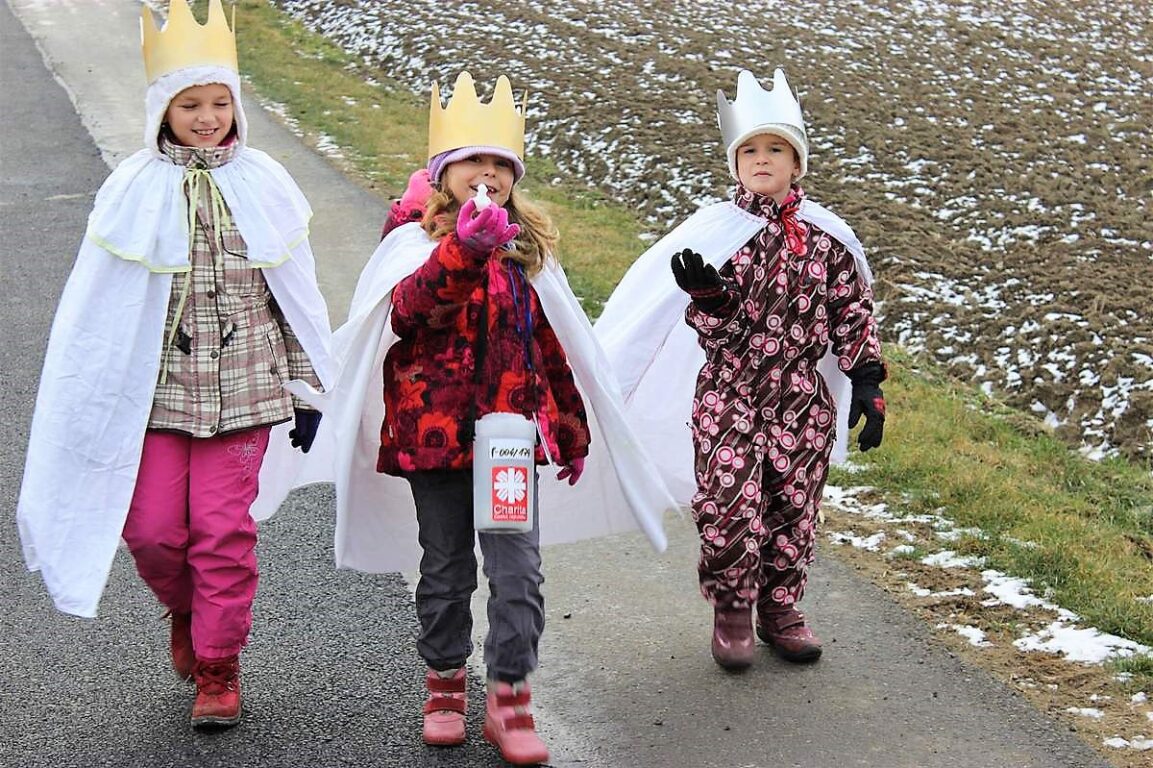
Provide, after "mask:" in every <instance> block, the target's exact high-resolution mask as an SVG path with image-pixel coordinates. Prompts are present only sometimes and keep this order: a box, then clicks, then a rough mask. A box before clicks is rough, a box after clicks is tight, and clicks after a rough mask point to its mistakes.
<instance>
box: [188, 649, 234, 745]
mask: <svg viewBox="0 0 1153 768" xmlns="http://www.w3.org/2000/svg"><path fill="white" fill-rule="evenodd" d="M192 676H193V677H194V678H196V701H195V702H194V703H193V705H192V727H193V728H231V727H232V726H234V725H236V724H237V723H239V722H240V657H238V656H230V657H228V658H227V659H212V660H207V661H206V660H204V659H197V660H196V669H195V671H194V672H193V673H192Z"/></svg>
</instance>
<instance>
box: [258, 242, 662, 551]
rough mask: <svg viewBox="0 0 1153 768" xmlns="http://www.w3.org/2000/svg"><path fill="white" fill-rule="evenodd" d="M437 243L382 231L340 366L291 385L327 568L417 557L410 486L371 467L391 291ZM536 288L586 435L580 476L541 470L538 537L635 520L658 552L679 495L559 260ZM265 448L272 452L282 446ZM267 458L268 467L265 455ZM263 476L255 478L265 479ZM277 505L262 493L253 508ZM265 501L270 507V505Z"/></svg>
mask: <svg viewBox="0 0 1153 768" xmlns="http://www.w3.org/2000/svg"><path fill="white" fill-rule="evenodd" d="M435 247H436V243H435V241H433V240H431V239H429V237H428V236H427V235H426V234H425V232H424V230H423V229H421V227H420V225H419V224H415V223H411V224H406V225H404V226H402V227H399V228H397V229H395V230H393V231H392V232H390V233H389V235H388V237H386V238H385V239H384V241H383V242H381V243H380V245H379V246H378V247H377V249H376V251H375V252H374V253H373V255H372V258H371V259H370V260H369V262H368V264H367V266H366V267H365V268H364V271H363V272H362V273H361V276H360V280H359V282H358V283H357V287H356V292H355V294H354V296H353V299H352V304H351V308H350V309H349V317H348V322H346V323H345V324H344V325H342V326H341V327H340V328H338V329H337V330H336V332H335V333H334V335H333V356H334V357H335V358H336V360H337V361H338V366H339V374H338V375H337V380H336V384H335V386H334V387H333V388H332V389H330V390H328V391H327V392H325V393H323V394H319V393H316V392H314V391H312V390H311V388H309V387H308V386H306V385H303V384H302V383H294V384H292V385H290V388H291V389H292V390H293V392H295V393H296V394H297V395H299V396H301V397H302V398H304V399H306V400H307V401H309V402H311V403H312V404H313V405H314V406H315V407H317V408H319V409H320V410H321V411H323V412H324V419H323V421H322V422H321V425H320V430H319V432H318V434H317V438H316V442H315V443H314V444H313V447H312V450H311V452H310V453H309V454H308V457H307V459H306V461H305V468H304V471H303V472H302V473H301V474H300V475H298V476H297V477H296V478H294V480H293V482H294V483H295V484H298V485H303V484H305V483H310V482H322V481H329V480H332V481H334V482H335V483H336V499H337V518H336V564H337V567H340V568H354V569H357V570H361V571H367V572H370V573H384V572H390V571H409V570H412V569H414V568H415V567H416V566H417V565H418V563H419V560H420V554H421V551H420V546H419V545H418V543H417V537H416V532H417V525H416V510H415V507H414V505H413V500H412V493H411V491H410V490H409V486H408V483H407V482H406V481H405V480H403V479H401V478H398V477H393V476H391V475H385V474H380V473H378V472H377V471H376V458H377V451H378V449H379V447H380V427H381V422H382V420H383V417H384V401H383V391H384V390H383V367H382V366H383V363H384V356H385V352H386V351H387V350H388V348H389V346H391V345H392V344H393V343H394V342H395V341H396V335H395V334H394V333H393V332H392V328H391V324H390V322H389V312H390V310H391V306H392V304H391V298H392V289H393V287H394V286H395V285H396V284H397V283H398V282H399V281H400V280H401V279H403V278H404V277H407V276H408V275H410V274H412V273H413V272H414V271H415V270H416V269H417V267H419V266H420V265H421V264H423V263H424V262H425V261H426V260H427V259H428V257H429V256H430V255H431V253H432V251H433V249H434V248H435ZM532 282H533V287H534V288H535V289H536V291H537V294H538V296H539V297H540V301H541V306H542V307H543V309H544V312H545V315H546V316H547V317H548V320H549V323H550V324H551V325H552V328H553V330H554V331H555V332H556V335H557V338H558V339H559V340H560V343H561V345H562V346H563V347H564V349H565V352H566V354H567V355H568V360H569V365H570V366H571V368H572V370H573V374H574V376H575V378H576V382H577V386H578V388H579V389H580V391H581V394H582V396H583V397H584V401H585V406H586V410H587V411H588V414H589V425H590V428H591V430H592V443H591V445H590V446H589V451H590V453H589V457H588V459H587V461H586V463H585V471H584V475H583V476H582V477H581V478H580V481H579V482H578V483H577V484H576V485H575V486H572V487H570V486H569V485H568V484H567V483H566V482H563V481H557V480H556V479H555V474H556V468H551V471H550V468H543V469H542V471H541V474H540V484H539V489H540V503H539V506H538V510H539V513H538V514H539V519H540V531H541V541H542V543H544V544H549V543H558V542H566V541H575V540H578V539H583V538H590V537H594V536H600V535H605V534H610V533H616V532H622V531H627V530H632V529H636V528H638V527H639V528H640V529H641V530H642V531H644V533H645V535H646V536H647V537H648V539H649V541H650V543H651V544H652V546H653V548H654V549H656V550H657V551H663V550H664V549H665V547H666V544H667V542H666V538H665V533H664V527H663V520H662V518H663V515H664V513H665V512H666V511H668V510H673V509H676V507H677V505H676V502H675V501H674V500H673V498H672V496H671V495H670V494H669V492H668V490H667V489H666V488H665V486H664V484H663V482H662V481H661V478H660V474H659V473H658V472H657V470H656V467H655V465H654V464H653V463H652V461H651V460H650V459H649V457H648V452H647V451H646V450H645V447H644V446H642V445H641V444H640V443H639V442H638V440H637V438H636V436H635V435H634V434H633V432H632V430H631V429H630V428H629V426H628V425H627V423H626V422H625V419H624V415H623V412H622V411H623V406H622V403H621V400H620V395H619V394H618V392H617V387H616V379H615V377H614V376H613V374H612V372H611V369H610V368H609V367H608V363H607V361H606V359H605V356H604V352H603V351H602V350H601V348H600V345H599V344H598V343H597V341H596V339H595V337H594V336H593V333H592V327H591V326H590V325H589V321H588V318H587V317H586V316H585V314H584V311H583V310H582V309H581V307H580V305H579V304H578V303H577V300H576V297H575V296H573V294H572V290H571V289H570V288H569V285H568V281H567V279H566V278H565V276H564V272H563V271H562V270H561V268H560V267H559V266H557V265H555V264H551V265H550V266H548V267H546V268H545V269H544V270H543V271H541V272H540V273H539V274H537V275H536V276H535V277H534V278H533V280H532ZM285 451H287V448H286V447H285V446H280V445H274V446H271V447H270V448H269V455H271V454H272V453H273V452H285ZM274 464H276V463H275V462H274ZM262 479H263V476H262ZM267 503H273V504H275V503H279V501H278V500H277V499H275V498H272V497H262V498H261V499H259V500H258V501H257V505H258V507H259V508H254V510H253V512H254V514H255V515H262V514H266V513H268V512H270V511H271V509H270V508H269V507H267V506H265V505H266V504H267ZM273 508H274V507H273Z"/></svg>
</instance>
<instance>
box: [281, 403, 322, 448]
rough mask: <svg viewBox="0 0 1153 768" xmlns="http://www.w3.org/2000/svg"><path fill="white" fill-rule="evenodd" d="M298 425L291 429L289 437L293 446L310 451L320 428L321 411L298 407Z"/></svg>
mask: <svg viewBox="0 0 1153 768" xmlns="http://www.w3.org/2000/svg"><path fill="white" fill-rule="evenodd" d="M295 413H296V426H295V428H293V429H291V430H289V432H288V439H289V440H291V441H292V447H293V448H299V449H300V450H301V451H302V452H303V453H308V451H309V449H310V448H312V441H313V440H315V439H316V430H317V429H319V428H320V415H321V414H320V411H306V410H304V409H303V408H296V409H295Z"/></svg>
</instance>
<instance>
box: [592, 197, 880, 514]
mask: <svg viewBox="0 0 1153 768" xmlns="http://www.w3.org/2000/svg"><path fill="white" fill-rule="evenodd" d="M797 215H798V216H799V217H800V218H801V219H802V220H803V221H806V222H809V223H811V224H815V225H816V226H818V227H820V228H821V229H822V230H824V231H825V232H827V233H828V234H829V235H831V236H832V237H833V238H835V239H836V240H838V241H840V242H841V243H842V244H843V245H844V246H845V247H846V248H847V249H848V250H849V252H850V253H852V254H853V258H854V260H855V261H856V262H857V270H858V271H859V272H860V273H861V275H862V276H863V277H864V279H865V281H866V282H868V283H870V284H871V283H872V280H873V275H872V272H871V271H870V269H869V265H868V262H867V261H866V259H865V252H864V249H863V248H862V246H861V243H860V241H859V240H858V239H857V236H856V235H855V234H854V233H853V231H852V229H850V228H849V226H848V224H846V223H845V222H844V221H843V220H842V219H841V218H840V217H838V216H837V215H836V214H834V213H832V212H830V211H828V210H827V209H825V208H822V207H821V206H820V205H818V204H817V203H814V202H812V201H811V200H808V199H806V200H804V201H803V202H802V203H801V207H800V209H799V211H798V214H797ZM766 223H767V222H766V220H765V219H764V218H761V217H759V216H755V215H753V214H751V213H749V212H747V211H744V210H742V209H741V208H739V207H737V206H736V205H734V204H733V203H732V202H720V203H715V204H713V205H709V206H706V207H704V208H702V209H701V210H699V211H697V212H696V213H695V214H693V215H692V216H690V217H689V218H688V219H686V220H685V221H683V222H682V223H681V224H680V225H678V226H677V227H676V228H675V229H674V230H673V231H672V232H670V233H669V234H667V235H665V236H664V237H663V238H661V239H660V240H659V241H657V242H656V243H654V244H653V246H652V247H651V248H649V249H648V250H647V251H645V252H644V253H643V254H641V256H640V257H639V258H638V259H637V260H636V262H634V263H633V265H632V267H630V268H629V270H628V272H627V273H625V276H624V277H623V278H622V279H621V281H620V283H618V284H617V287H616V289H615V290H614V291H613V293H612V296H610V297H609V300H608V301H607V302H606V303H605V307H604V311H603V312H602V313H601V315H600V317H599V318H598V319H597V322H596V326H595V329H594V330H595V332H596V336H597V339H598V340H599V341H600V343H601V345H602V347H603V348H604V350H605V354H606V355H608V360H609V363H610V365H612V367H613V369H614V370H615V371H616V373H617V377H618V378H619V380H620V384H621V394H622V396H623V398H624V402H625V415H626V417H627V418H628V420H629V424H630V425H631V426H632V428H633V429H634V430H635V432H636V433H637V435H639V436H640V438H641V440H643V441H644V443H645V445H647V446H650V447H651V453H652V456H653V458H654V459H655V460H656V462H657V464H658V466H659V467H660V471H661V475H662V477H663V478H664V481H665V483H666V484H667V486H668V487H669V489H670V490H671V491H672V493H673V496H674V497H675V498H676V500H677V501H678V503H680V504H688V503H689V501H690V500H691V498H692V496H693V494H694V493H695V492H696V479H695V475H694V472H693V445H692V433H691V431H690V429H689V421H690V418H691V412H692V401H693V392H694V390H695V388H696V381H697V374H698V373H700V369H701V366H702V365H704V362H705V353H704V350H703V349H702V348H701V346H700V344H699V343H698V341H697V334H696V332H695V331H694V330H693V329H692V328H690V327H689V326H688V325H687V324H686V323H685V322H684V313H685V308H686V307H687V306H688V296H687V295H686V294H685V293H684V292H683V291H682V290H681V289H680V288H678V287H677V284H676V282H675V281H674V280H673V274H672V270H671V269H670V267H669V263H670V261H671V260H672V256H673V254H674V253H678V252H679V251H681V250H682V249H685V248H691V249H692V250H694V251H696V252H697V253H700V254H701V255H702V256H704V259H705V261H706V262H708V263H709V264H712V265H713V266H715V267H717V268H720V267H721V266H722V265H724V264H725V263H726V262H727V261H728V260H729V259H730V258H731V257H732V255H733V254H734V253H736V252H737V251H738V250H739V249H740V248H741V246H743V245H744V244H745V243H746V242H748V241H749V239H750V238H752V237H753V236H754V235H756V234H757V232H759V231H760V230H761V228H763V227H764V226H765V225H766ZM818 370H819V371H820V372H821V375H822V376H824V377H825V382H826V384H827V385H828V387H829V392H830V394H831V395H832V396H833V398H834V400H835V402H836V403H837V440H836V443H835V444H834V447H833V455H832V460H833V462H835V463H839V462H842V461H844V460H845V458H846V456H847V454H848V433H849V427H848V405H849V393H850V391H851V385H850V382H849V379H848V377H847V376H845V374H844V373H842V372H841V371H840V370H839V369H838V368H837V363H836V358H835V357H834V356H833V355H832V354H826V355H825V357H824V358H822V360H821V362H820V365H819V367H818Z"/></svg>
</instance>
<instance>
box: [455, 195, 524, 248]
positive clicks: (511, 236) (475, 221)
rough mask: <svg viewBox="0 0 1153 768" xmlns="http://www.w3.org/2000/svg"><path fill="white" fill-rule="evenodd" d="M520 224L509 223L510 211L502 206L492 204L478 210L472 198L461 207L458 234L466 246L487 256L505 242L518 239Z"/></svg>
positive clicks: (457, 224)
mask: <svg viewBox="0 0 1153 768" xmlns="http://www.w3.org/2000/svg"><path fill="white" fill-rule="evenodd" d="M518 234H520V226H519V225H517V224H509V223H508V211H506V210H505V209H504V208H503V207H502V206H499V205H490V206H488V207H487V208H485V209H484V210H483V211H480V212H477V210H476V202H474V201H473V200H472V199H471V198H470V199H468V200H466V201H465V202H464V205H462V206H461V207H460V214H459V215H458V216H457V217H456V236H457V238H458V239H459V240H460V242H461V244H462V245H464V247H465V248H468V249H469V250H470V251H473V252H475V253H483V254H485V255H486V256H487V255H488V254H490V253H492V252H493V251H494V250H496V249H497V248H499V247H501V246H502V245H504V244H505V243H508V242H511V241H513V240H515V239H516V236H517V235H518Z"/></svg>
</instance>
